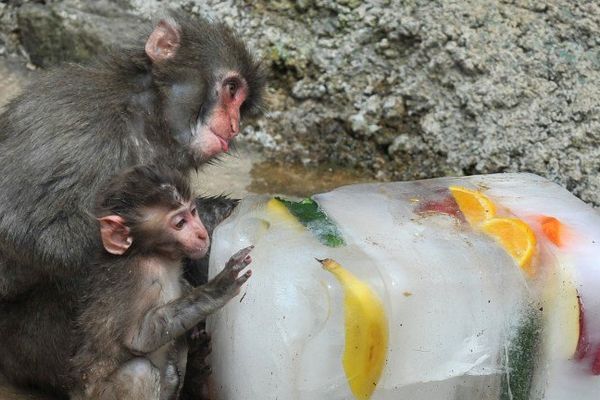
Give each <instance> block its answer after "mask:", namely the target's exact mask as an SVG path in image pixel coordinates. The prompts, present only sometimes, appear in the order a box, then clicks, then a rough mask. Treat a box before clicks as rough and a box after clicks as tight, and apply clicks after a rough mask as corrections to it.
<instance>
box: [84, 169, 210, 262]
mask: <svg viewBox="0 0 600 400" xmlns="http://www.w3.org/2000/svg"><path fill="white" fill-rule="evenodd" d="M94 216H95V217H96V219H97V220H98V221H99V223H100V236H101V239H102V245H103V247H104V249H105V250H106V251H107V252H108V253H110V254H113V255H152V256H159V257H164V258H168V259H173V260H177V259H182V258H183V257H188V258H191V259H199V258H202V257H203V256H204V255H206V252H207V250H208V247H209V244H210V239H209V237H208V233H207V231H206V228H205V227H204V225H203V224H202V222H201V221H200V218H199V217H198V214H197V212H196V204H195V202H194V201H193V197H192V195H191V190H190V186H189V184H188V182H187V180H186V179H185V178H184V177H183V176H182V175H181V174H180V173H178V172H177V171H175V170H172V169H168V168H165V167H160V166H137V167H133V168H129V169H127V170H125V171H124V172H123V173H121V174H119V175H117V176H115V177H113V178H112V179H111V180H110V181H109V182H108V184H107V185H106V186H105V188H104V189H103V190H101V191H100V192H99V193H98V196H97V198H96V205H95V207H94Z"/></svg>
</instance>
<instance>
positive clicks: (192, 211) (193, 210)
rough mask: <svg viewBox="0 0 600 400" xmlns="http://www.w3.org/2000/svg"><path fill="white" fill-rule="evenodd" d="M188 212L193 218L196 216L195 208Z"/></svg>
mask: <svg viewBox="0 0 600 400" xmlns="http://www.w3.org/2000/svg"><path fill="white" fill-rule="evenodd" d="M190 212H191V213H192V215H193V216H194V217H195V216H196V213H197V211H196V207H194V208H192V209H191V210H190Z"/></svg>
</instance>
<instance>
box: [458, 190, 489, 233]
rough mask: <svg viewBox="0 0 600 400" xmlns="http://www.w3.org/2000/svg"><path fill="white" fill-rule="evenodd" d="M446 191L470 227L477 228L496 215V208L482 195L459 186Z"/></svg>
mask: <svg viewBox="0 0 600 400" xmlns="http://www.w3.org/2000/svg"><path fill="white" fill-rule="evenodd" d="M448 189H449V190H450V193H452V196H453V197H454V200H456V203H457V204H458V207H459V208H460V211H461V212H462V213H463V215H464V216H465V218H466V220H467V222H468V223H469V224H470V225H471V226H472V227H477V226H478V225H479V224H481V223H482V222H484V221H487V220H489V219H491V218H493V217H494V216H495V215H496V206H495V205H494V203H492V201H491V200H490V199H489V198H488V197H487V196H486V195H484V194H483V193H481V192H477V191H474V190H470V189H467V188H464V187H461V186H450V187H449V188H448Z"/></svg>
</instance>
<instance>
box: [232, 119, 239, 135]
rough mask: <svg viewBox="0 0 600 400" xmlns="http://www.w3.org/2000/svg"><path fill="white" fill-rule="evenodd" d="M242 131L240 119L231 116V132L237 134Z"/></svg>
mask: <svg viewBox="0 0 600 400" xmlns="http://www.w3.org/2000/svg"><path fill="white" fill-rule="evenodd" d="M239 131H240V120H239V118H236V117H232V118H231V132H232V133H233V134H234V135H236V134H238V133H239Z"/></svg>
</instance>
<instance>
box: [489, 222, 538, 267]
mask: <svg viewBox="0 0 600 400" xmlns="http://www.w3.org/2000/svg"><path fill="white" fill-rule="evenodd" d="M480 229H481V230H482V231H483V232H485V233H486V234H488V235H490V236H491V237H493V238H495V239H496V240H497V241H498V242H499V243H500V244H501V245H502V247H503V248H504V250H506V252H507V253H508V254H510V255H511V256H512V258H514V260H515V261H516V262H517V264H519V266H520V267H521V269H523V270H524V271H525V272H527V273H528V274H529V275H532V274H533V272H534V271H533V268H532V267H531V261H532V259H533V255H534V254H535V249H536V243H537V240H536V238H535V234H534V233H533V231H532V230H531V228H530V227H529V225H527V224H526V223H525V222H523V221H521V220H520V219H517V218H492V219H490V220H487V221H484V222H483V223H482V224H481V226H480Z"/></svg>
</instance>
